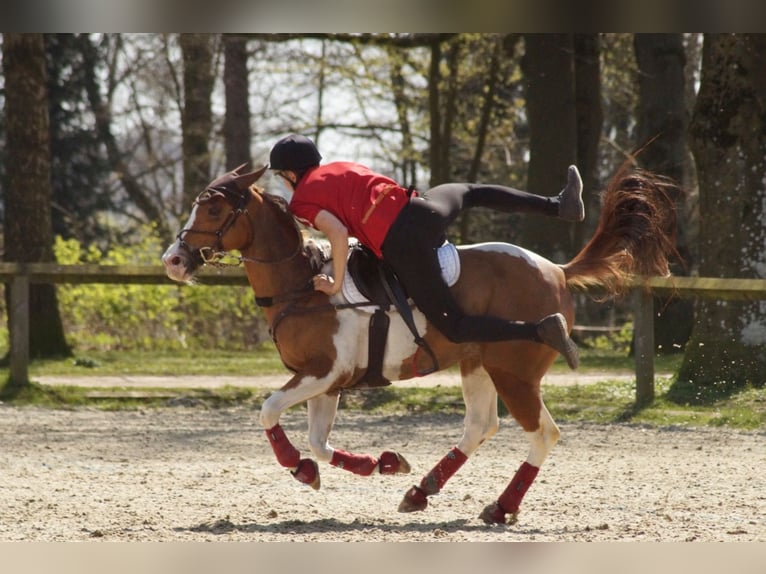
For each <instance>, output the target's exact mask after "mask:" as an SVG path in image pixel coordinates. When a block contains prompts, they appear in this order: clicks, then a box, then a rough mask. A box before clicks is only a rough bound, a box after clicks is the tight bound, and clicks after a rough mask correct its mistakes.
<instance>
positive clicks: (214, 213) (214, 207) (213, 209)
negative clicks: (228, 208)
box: [207, 203, 221, 217]
mask: <svg viewBox="0 0 766 574" xmlns="http://www.w3.org/2000/svg"><path fill="white" fill-rule="evenodd" d="M207 214H208V215H209V216H210V217H218V216H219V215H221V206H220V205H219V204H217V203H214V204H211V205H210V206H209V207H208V208H207Z"/></svg>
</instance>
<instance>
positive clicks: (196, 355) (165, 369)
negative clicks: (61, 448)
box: [0, 343, 766, 429]
mask: <svg viewBox="0 0 766 574" xmlns="http://www.w3.org/2000/svg"><path fill="white" fill-rule="evenodd" d="M681 359H682V357H681V356H680V355H666V356H661V357H657V358H656V362H655V368H656V371H657V372H658V373H672V372H675V371H677V369H678V367H679V366H680V363H681ZM633 369H634V362H633V359H632V358H631V357H627V356H625V355H624V354H622V353H620V354H618V353H614V352H611V353H610V352H608V351H603V350H589V349H585V350H584V351H583V353H582V355H581V368H580V370H579V372H580V373H583V374H584V373H594V372H595V373H603V375H604V380H603V381H601V382H598V383H595V384H588V385H575V386H568V387H557V386H552V385H545V386H544V387H543V393H544V397H545V402H546V405H547V406H548V408H549V410H550V411H551V414H552V415H553V417H554V419H556V420H557V421H559V422H589V423H600V424H608V423H615V422H631V423H641V424H649V425H652V426H671V425H676V426H712V427H728V428H739V429H764V428H766V389H763V388H761V389H756V388H750V387H747V388H742V389H740V390H738V391H737V392H734V393H725V394H715V393H712V394H711V393H707V394H705V395H704V396H702V395H700V391H699V389H685V390H684V392H683V393H682V392H680V391H679V388H678V387H677V386H675V387H674V386H673V385H672V382H673V381H672V378H671V377H660V376H658V377H657V380H656V382H655V391H656V399H655V401H654V402H653V403H652V404H650V405H648V406H646V407H643V408H637V407H636V406H635V404H634V400H635V384H634V382H632V381H629V382H626V381H622V380H617V379H614V378H612V379H610V376H609V373H610V372H611V373H618V372H620V373H624V372H631V371H633ZM29 370H30V378H31V379H32V380H34V379H35V377H36V376H42V375H67V376H82V377H83V379H82V380H83V384H82V386H76V387H75V386H47V385H38V384H35V383H32V384H30V385H27V386H25V387H23V388H22V389H11V388H7V386H6V388H4V389H2V390H0V400H2V401H4V402H9V403H12V404H18V405H38V406H42V407H49V408H76V407H82V406H88V407H93V408H101V409H108V410H111V409H132V408H147V407H167V406H204V407H208V408H217V407H226V406H234V405H240V406H248V407H251V408H254V409H257V408H260V405H261V403H262V402H263V400H265V398H266V397H267V396H268V394H269V392H270V391H269V390H268V389H253V388H243V387H223V388H215V389H183V388H176V389H167V388H162V389H160V388H141V389H136V388H128V387H112V388H109V389H104V388H98V389H97V388H90V387H88V385H87V377H89V376H92V377H98V376H99V375H101V376H108V375H123V376H130V375H134V376H139V375H175V376H181V375H209V376H216V375H229V376H242V375H265V374H275V373H277V374H285V375H286V374H287V370H286V369H285V368H284V366H283V365H282V363H281V361H280V360H279V357H278V355H277V353H276V351H275V350H274V348H273V345H271V344H270V343H267V344H264V345H262V346H260V347H259V348H257V349H255V350H253V351H250V352H220V351H215V350H212V351H205V352H200V351H185V352H172V353H166V352H152V353H148V352H137V351H130V352H116V351H110V352H100V353H95V352H94V353H88V354H87V355H85V354H81V355H79V356H77V357H76V358H75V359H71V358H70V359H66V360H58V361H53V360H50V361H33V362H32V364H31V365H30V369H29ZM552 370H553V371H554V372H567V367H566V364H565V363H564V362H563V360H560V361H559V360H557V361H556V363H554V366H553V369H552ZM2 379H7V369H5V370H3V369H0V380H2ZM341 407H342V408H344V409H349V410H364V411H366V412H371V413H377V414H407V413H436V412H438V413H458V414H462V413H463V412H464V406H463V399H462V394H461V389H460V387H457V386H456V387H435V388H433V387H428V388H408V387H399V386H396V385H392V386H390V387H385V388H382V389H373V390H367V391H354V392H346V393H344V394H343V395H342V397H341ZM296 408H305V407H303V406H299V407H296ZM500 412H501V413H502V414H503V415H506V414H507V413H506V412H505V409H504V408H503V406H502V405H500Z"/></svg>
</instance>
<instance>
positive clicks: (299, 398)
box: [260, 374, 337, 490]
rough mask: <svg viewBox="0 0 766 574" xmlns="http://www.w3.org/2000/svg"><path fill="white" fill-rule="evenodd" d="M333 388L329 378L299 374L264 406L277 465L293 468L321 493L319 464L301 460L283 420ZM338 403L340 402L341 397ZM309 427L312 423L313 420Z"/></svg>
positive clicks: (264, 420) (263, 418)
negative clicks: (300, 405) (307, 402)
mask: <svg viewBox="0 0 766 574" xmlns="http://www.w3.org/2000/svg"><path fill="white" fill-rule="evenodd" d="M331 385H332V381H328V380H327V379H326V378H317V377H310V376H305V375H301V374H297V375H295V376H294V377H293V378H292V379H290V381H289V382H288V383H287V384H286V385H285V386H284V387H282V388H281V389H280V390H278V391H275V392H274V393H272V394H271V395H270V396H269V398H268V399H266V400H265V401H264V403H263V406H262V407H261V415H260V422H261V425H263V428H264V429H265V430H266V437H267V438H268V439H269V443H270V444H271V449H272V450H273V451H274V455H275V456H276V457H277V462H279V464H281V465H282V466H284V467H285V468H287V469H289V470H290V472H291V473H292V475H293V476H294V477H295V478H296V479H297V480H298V481H300V482H302V483H304V484H308V485H309V486H311V487H312V488H313V489H315V490H318V489H319V486H320V482H319V468H318V466H317V463H316V462H315V461H313V460H311V459H309V458H301V454H300V451H299V450H298V449H297V448H295V446H293V444H292V443H291V442H290V439H288V438H287V435H286V434H285V431H284V429H283V428H282V426H281V425H280V424H279V418H280V417H281V415H282V413H283V412H285V411H286V410H287V409H289V408H290V407H293V406H295V405H297V404H300V403H302V402H306V401H308V400H309V399H311V398H313V397H316V396H319V395H323V394H324V393H325V392H326V391H327V390H328V389H329V388H330V386H331ZM335 401H336V403H337V397H336V398H335ZM334 418H335V414H334V410H333V413H332V417H331V419H330V424H329V427H328V428H327V431H326V432H327V433H328V434H329V432H330V430H329V429H330V428H332V421H333V420H334ZM309 424H311V420H310V419H309Z"/></svg>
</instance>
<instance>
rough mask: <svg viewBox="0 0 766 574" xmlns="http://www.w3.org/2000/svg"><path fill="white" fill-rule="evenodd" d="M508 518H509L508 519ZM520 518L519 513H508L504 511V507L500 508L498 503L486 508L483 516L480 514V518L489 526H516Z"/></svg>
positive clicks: (482, 513)
mask: <svg viewBox="0 0 766 574" xmlns="http://www.w3.org/2000/svg"><path fill="white" fill-rule="evenodd" d="M506 516H507V517H508V518H506ZM518 517H519V512H518V511H516V512H513V513H508V512H506V511H505V510H503V507H502V506H500V505H499V504H498V503H497V502H493V503H492V504H490V505H489V506H487V507H485V508H484V510H482V512H481V514H479V518H481V519H482V520H483V521H484V522H486V523H487V524H507V525H509V526H510V525H512V524H516V522H518V520H519V518H518Z"/></svg>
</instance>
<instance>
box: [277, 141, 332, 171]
mask: <svg viewBox="0 0 766 574" xmlns="http://www.w3.org/2000/svg"><path fill="white" fill-rule="evenodd" d="M321 159H322V156H321V155H320V154H319V150H318V149H317V146H316V145H315V144H314V142H313V141H311V140H310V139H309V138H307V137H306V136H302V135H299V134H290V135H289V136H285V137H283V138H282V139H280V140H279V141H278V142H277V143H275V144H274V147H272V148H271V154H270V155H269V164H270V165H269V167H270V168H271V169H276V170H282V169H288V170H290V171H294V172H296V173H303V172H305V171H306V170H307V169H309V168H310V167H314V166H317V165H319V162H320V161H321Z"/></svg>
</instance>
